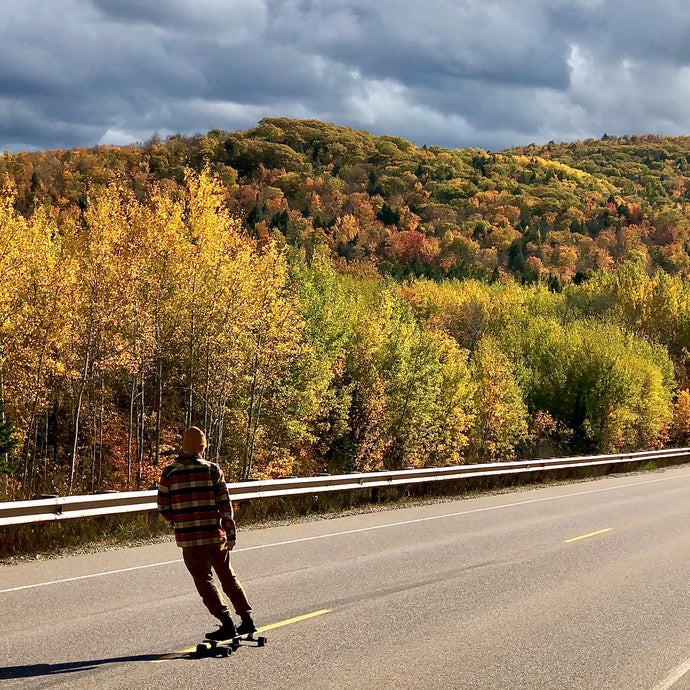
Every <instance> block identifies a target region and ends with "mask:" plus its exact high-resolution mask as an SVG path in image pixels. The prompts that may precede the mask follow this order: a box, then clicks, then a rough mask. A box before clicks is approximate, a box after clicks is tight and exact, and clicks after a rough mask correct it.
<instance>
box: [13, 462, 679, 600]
mask: <svg viewBox="0 0 690 690" xmlns="http://www.w3.org/2000/svg"><path fill="white" fill-rule="evenodd" d="M689 477H690V474H683V475H680V476H677V477H664V478H662V479H650V480H648V481H643V482H634V483H632V484H621V485H620V486H608V487H605V488H603V489H590V490H589V491H576V492H573V493H570V494H563V495H561V496H545V497H542V498H532V499H529V500H528V501H517V502H515V503H501V504H500V505H495V506H487V507H485V508H473V509H470V510H461V511H459V512H456V513H444V514H443V515H431V516H429V517H423V518H416V519H414V520H402V521H400V522H389V523H386V524H384V525H373V526H371V527H360V528H358V529H349V530H344V531H342V532H329V533H327V534H317V535H315V536H312V537H300V538H299V539H288V540H287V541H278V542H273V543H271V544H259V545H257V546H248V547H246V548H243V549H235V551H234V553H238V552H244V551H259V550H260V549H272V548H274V547H276V546H287V545H290V544H300V543H302V542H308V541H317V540H319V539H330V538H331V537H341V536H345V535H348V534H361V533H363V532H373V531H374V530H380V529H388V528H390V527H402V526H405V525H414V524H416V523H420V522H430V521H431V520H445V519H447V518H454V517H461V516H463V515H472V514H474V513H486V512H488V511H491V510H500V509H502V508H514V507H515V506H524V505H530V504H533V503H545V502H547V501H558V500H561V499H563V498H573V497H574V496H586V495H588V494H597V493H602V492H604V491H616V490H618V489H627V488H629V487H632V486H644V485H647V484H657V483H659V482H667V481H672V480H675V479H687V478H689ZM181 562H182V559H181V558H178V559H175V560H173V561H163V562H161V563H148V564H146V565H136V566H133V567H131V568H120V569H119V570H106V571H105V572H101V573H92V574H90V575H79V576H78V577H68V578H65V579H63V580H52V581H50V582H38V583H36V584H32V585H23V586H21V587H11V588H9V589H0V594H7V593H9V592H18V591H20V590H22V589H33V588H34V587H46V586H48V585H58V584H62V583H63V582H75V581H77V580H88V579H89V578H92V577H101V576H103V575H116V574H118V573H126V572H131V571H132V570H142V569H143V568H155V567H157V566H163V565H171V564H172V563H181Z"/></svg>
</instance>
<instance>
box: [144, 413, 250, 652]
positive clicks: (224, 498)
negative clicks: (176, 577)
mask: <svg viewBox="0 0 690 690" xmlns="http://www.w3.org/2000/svg"><path fill="white" fill-rule="evenodd" d="M205 450H206V436H205V435H204V432H203V431H202V430H201V429H199V428H198V427H194V426H193V427H190V428H189V429H187V431H185V434H184V438H183V440H182V452H181V453H180V455H179V456H178V457H177V459H176V460H175V462H173V463H172V464H171V465H168V466H167V467H166V468H165V469H164V470H163V473H162V475H161V479H160V482H159V485H158V511H159V512H160V514H161V515H162V516H163V518H165V520H166V521H167V522H168V524H169V525H170V526H171V527H172V528H173V530H174V531H175V541H176V542H177V545H178V546H179V547H180V548H181V549H182V559H183V560H184V564H185V566H186V567H187V570H189V572H190V573H191V575H192V578H193V579H194V584H195V585H196V588H197V591H198V592H199V594H200V595H201V599H202V601H203V602H204V604H205V606H206V608H207V609H208V610H209V612H210V613H211V615H213V616H215V617H216V618H217V619H218V620H219V621H220V628H218V630H215V631H214V632H211V633H208V634H207V635H206V637H207V638H208V639H212V640H228V639H230V638H233V637H235V636H236V635H246V634H250V633H253V632H256V625H255V624H254V620H253V619H252V615H251V614H252V607H251V606H250V605H249V601H248V600H247V595H246V594H245V591H244V589H243V587H242V585H241V584H240V581H239V579H238V578H237V576H236V575H235V572H234V570H233V569H232V566H231V565H230V551H232V549H233V548H234V546H235V541H236V526H235V520H234V513H233V508H232V502H231V501H230V494H229V493H228V488H227V486H226V484H225V477H224V476H223V471H222V470H221V469H220V467H218V465H216V464H215V463H213V462H209V461H208V460H205V459H204V457H203V455H204V451H205ZM212 571H215V573H216V575H217V576H218V579H219V580H220V583H221V586H222V588H223V591H224V592H225V593H226V594H227V595H228V597H229V598H230V603H231V604H232V606H233V608H234V609H235V613H236V614H237V615H238V616H239V617H240V621H241V622H240V624H239V625H238V626H237V628H235V624H234V622H233V620H232V617H231V615H230V609H229V608H228V605H227V604H226V603H225V601H223V598H222V597H221V595H220V593H219V592H218V588H217V587H216V585H215V583H214V581H213V572H212Z"/></svg>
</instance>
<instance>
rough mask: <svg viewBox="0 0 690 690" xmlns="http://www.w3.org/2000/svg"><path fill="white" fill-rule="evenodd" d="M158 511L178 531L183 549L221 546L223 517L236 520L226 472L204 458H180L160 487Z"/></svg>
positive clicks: (165, 471) (169, 469)
mask: <svg viewBox="0 0 690 690" xmlns="http://www.w3.org/2000/svg"><path fill="white" fill-rule="evenodd" d="M158 511H159V512H160V514H161V515H162V516H163V517H164V518H165V519H166V520H167V521H168V522H169V523H170V524H171V525H172V527H173V529H174V530H175V541H176V542H177V545H178V546H180V547H185V546H202V545H204V544H220V543H222V542H224V541H225V538H226V534H225V530H224V529H223V527H221V523H220V521H221V518H230V519H232V518H233V510H232V503H231V501H230V495H229V494H228V488H227V486H226V485H225V477H224V476H223V471H222V470H221V469H220V467H218V465H216V464H215V463H213V462H208V461H207V460H204V459H203V458H202V457H201V456H200V455H187V454H183V455H180V456H179V457H178V458H177V460H175V462H174V463H172V465H168V466H167V467H166V468H165V469H164V470H163V473H162V475H161V479H160V482H159V484H158Z"/></svg>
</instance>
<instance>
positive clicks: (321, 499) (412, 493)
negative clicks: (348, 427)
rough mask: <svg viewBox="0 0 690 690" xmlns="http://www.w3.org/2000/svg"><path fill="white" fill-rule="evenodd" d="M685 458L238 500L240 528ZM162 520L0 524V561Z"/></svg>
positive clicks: (161, 532) (152, 532) (143, 530)
mask: <svg viewBox="0 0 690 690" xmlns="http://www.w3.org/2000/svg"><path fill="white" fill-rule="evenodd" d="M678 464H683V463H674V462H672V461H671V462H665V463H646V464H645V465H643V466H639V465H638V464H637V463H629V464H615V465H602V466H599V467H594V468H568V469H563V470H558V471H555V472H548V473H544V472H539V471H535V472H526V473H522V474H516V475H509V476H502V477H477V478H472V479H458V480H450V481H439V482H426V483H422V484H412V485H409V486H392V487H386V488H382V489H361V490H355V491H335V492H326V493H321V494H307V495H302V496H292V497H285V498H266V499H262V500H260V501H237V502H235V512H236V517H237V520H238V523H239V524H240V526H241V528H242V529H250V528H252V527H261V526H265V525H268V524H275V523H289V522H294V521H296V520H302V519H315V518H325V517H332V516H336V515H340V514H343V513H348V512H366V511H371V510H381V509H390V508H395V507H405V506H409V505H413V504H419V503H423V502H429V501H432V502H434V501H439V500H448V499H457V498H469V497H470V496H475V495H477V494H481V493H493V492H496V491H509V490H513V489H515V488H520V487H532V486H540V485H550V484H557V483H564V482H574V481H582V480H589V479H595V478H597V477H601V476H604V475H608V474H625V473H631V472H649V471H654V470H657V469H660V468H661V467H664V466H670V465H678ZM171 538H172V537H171V535H170V530H169V528H168V526H167V524H166V523H165V521H164V520H163V519H162V518H161V517H160V516H159V515H158V514H157V513H156V512H155V511H151V512H148V513H131V514H123V515H109V516H104V517H96V518H82V519H73V520H62V521H56V522H50V523H47V522H46V523H36V524H29V525H12V526H8V527H0V564H9V563H12V562H15V561H17V560H27V559H35V558H51V557H57V556H62V555H66V554H68V553H74V552H81V551H94V550H101V549H106V548H118V547H126V546H131V545H138V544H141V543H146V542H151V541H165V540H167V539H171Z"/></svg>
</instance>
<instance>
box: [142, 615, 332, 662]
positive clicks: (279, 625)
mask: <svg viewBox="0 0 690 690" xmlns="http://www.w3.org/2000/svg"><path fill="white" fill-rule="evenodd" d="M330 612H331V609H320V610H319V611H314V612H312V613H305V614H304V615H303V616H295V617H294V618H288V619H287V620H284V621H279V622H278V623H271V624H270V625H264V626H263V628H259V629H258V630H257V631H256V634H259V633H264V632H267V631H269V630H275V629H276V628H282V627H283V626H284V625H292V623H299V622H300V621H305V620H307V619H309V618H315V617H316V616H322V615H323V614H324V613H330ZM195 651H196V645H194V647H188V648H187V649H181V650H180V651H179V652H170V654H165V655H164V656H162V657H161V658H160V659H155V660H153V661H151V663H152V664H160V663H163V662H164V661H170V659H179V658H180V657H183V656H187V654H191V653H192V652H195Z"/></svg>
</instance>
